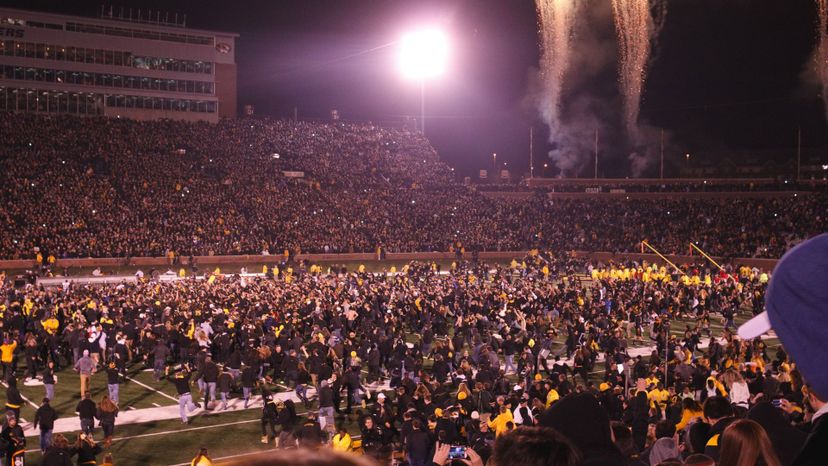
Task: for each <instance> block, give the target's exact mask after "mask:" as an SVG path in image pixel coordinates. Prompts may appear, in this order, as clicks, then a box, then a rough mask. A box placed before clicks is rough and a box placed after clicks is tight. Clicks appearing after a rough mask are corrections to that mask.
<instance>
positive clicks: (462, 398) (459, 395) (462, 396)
mask: <svg viewBox="0 0 828 466" xmlns="http://www.w3.org/2000/svg"><path fill="white" fill-rule="evenodd" d="M468 396H469V395H466V392H459V393H458V394H457V399H458V400H460V401H463V400H465V399H466V398H468Z"/></svg>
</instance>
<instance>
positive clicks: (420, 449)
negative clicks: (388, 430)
mask: <svg viewBox="0 0 828 466" xmlns="http://www.w3.org/2000/svg"><path fill="white" fill-rule="evenodd" d="M433 448H434V442H433V441H432V438H431V435H429V433H428V432H426V430H425V429H424V428H423V423H422V422H421V421H420V420H419V419H414V420H413V421H411V432H410V433H409V434H408V435H407V436H406V439H405V456H406V458H407V459H408V464H409V465H410V466H426V465H427V464H428V461H429V459H430V458H431V455H432V453H431V452H432V450H433Z"/></svg>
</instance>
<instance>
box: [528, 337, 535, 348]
mask: <svg viewBox="0 0 828 466" xmlns="http://www.w3.org/2000/svg"><path fill="white" fill-rule="evenodd" d="M529 347H530V348H534V347H535V340H534V339H533V338H530V339H529Z"/></svg>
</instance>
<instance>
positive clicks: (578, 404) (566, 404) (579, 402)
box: [495, 393, 646, 466]
mask: <svg viewBox="0 0 828 466" xmlns="http://www.w3.org/2000/svg"><path fill="white" fill-rule="evenodd" d="M645 396H646V395H645ZM538 423H539V424H540V425H541V426H545V427H552V428H553V429H555V430H557V431H558V432H560V433H561V434H563V435H564V436H565V437H567V438H568V439H570V440H571V441H572V443H573V444H574V445H575V446H576V447H577V448H578V449H580V451H581V452H582V453H583V455H584V458H583V461H584V462H583V464H584V466H598V465H600V466H626V465H627V459H626V458H625V457H624V455H622V454H621V452H620V451H619V450H618V448H617V447H616V446H615V444H613V442H612V434H611V430H610V420H609V416H608V415H607V412H606V411H604V409H603V408H602V407H601V405H600V404H599V403H598V400H597V399H596V398H595V396H593V395H592V394H591V393H579V394H575V395H570V396H568V397H564V398H562V399H561V400H560V401H558V402H556V403H555V404H553V405H552V407H550V408H549V409H547V410H546V411H545V412H544V413H543V415H541V418H540V419H539V422H538ZM495 452H497V444H495Z"/></svg>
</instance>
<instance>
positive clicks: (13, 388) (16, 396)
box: [6, 377, 24, 419]
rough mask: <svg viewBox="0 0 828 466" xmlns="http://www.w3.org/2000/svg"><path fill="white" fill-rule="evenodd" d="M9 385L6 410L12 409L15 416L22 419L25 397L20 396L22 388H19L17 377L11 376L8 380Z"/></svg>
mask: <svg viewBox="0 0 828 466" xmlns="http://www.w3.org/2000/svg"><path fill="white" fill-rule="evenodd" d="M6 383H7V384H8V387H7V388H6V411H12V412H13V413H14V417H16V418H17V419H20V407H21V406H23V403H24V401H23V397H22V396H20V390H18V389H17V379H15V378H14V377H9V379H8V380H7V381H6Z"/></svg>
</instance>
